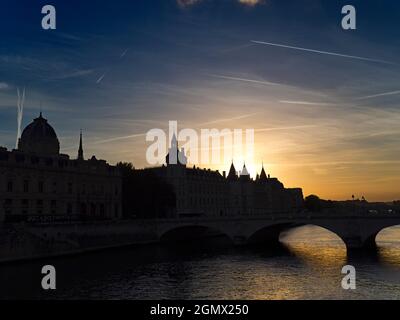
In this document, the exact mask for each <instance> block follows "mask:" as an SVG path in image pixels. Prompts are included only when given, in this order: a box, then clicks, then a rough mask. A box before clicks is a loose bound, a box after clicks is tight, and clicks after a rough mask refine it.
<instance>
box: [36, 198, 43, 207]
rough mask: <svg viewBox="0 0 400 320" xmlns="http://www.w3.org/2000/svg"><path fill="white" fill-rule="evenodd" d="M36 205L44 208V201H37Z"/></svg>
mask: <svg viewBox="0 0 400 320" xmlns="http://www.w3.org/2000/svg"><path fill="white" fill-rule="evenodd" d="M36 205H37V206H38V207H43V200H40V199H39V200H36Z"/></svg>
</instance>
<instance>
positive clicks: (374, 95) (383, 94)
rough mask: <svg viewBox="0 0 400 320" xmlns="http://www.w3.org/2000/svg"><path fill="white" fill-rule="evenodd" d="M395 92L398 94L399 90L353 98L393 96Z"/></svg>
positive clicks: (364, 98)
mask: <svg viewBox="0 0 400 320" xmlns="http://www.w3.org/2000/svg"><path fill="white" fill-rule="evenodd" d="M395 94H400V90H397V91H390V92H383V93H378V94H373V95H370V96H365V97H360V98H356V99H355V100H366V99H372V98H378V97H384V96H393V95H395Z"/></svg>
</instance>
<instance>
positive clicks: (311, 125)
mask: <svg viewBox="0 0 400 320" xmlns="http://www.w3.org/2000/svg"><path fill="white" fill-rule="evenodd" d="M321 126H322V125H317V124H310V125H300V126H288V127H271V128H261V129H255V131H256V132H264V131H275V130H296V129H308V128H316V127H321Z"/></svg>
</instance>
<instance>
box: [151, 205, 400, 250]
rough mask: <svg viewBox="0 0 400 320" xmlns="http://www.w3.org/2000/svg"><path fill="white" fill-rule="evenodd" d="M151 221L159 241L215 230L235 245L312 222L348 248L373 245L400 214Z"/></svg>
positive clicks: (271, 238) (269, 239)
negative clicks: (332, 234)
mask: <svg viewBox="0 0 400 320" xmlns="http://www.w3.org/2000/svg"><path fill="white" fill-rule="evenodd" d="M151 223H152V229H153V232H155V233H156V234H157V237H158V238H159V240H160V241H168V240H178V239H181V240H185V239H189V238H195V237H201V236H204V235H207V234H209V235H210V234H213V233H215V234H224V235H226V236H227V237H229V238H230V239H231V240H232V241H233V243H234V244H237V245H243V244H251V243H274V242H275V243H276V242H278V241H279V235H280V234H281V233H282V232H283V231H287V230H289V229H291V228H296V227H299V226H304V225H314V226H318V227H322V228H324V229H326V230H329V231H331V232H333V233H334V234H336V235H337V236H338V237H340V238H341V239H342V240H343V242H344V244H345V245H346V247H347V249H348V250H351V249H361V248H365V249H367V248H373V247H375V238H376V236H377V234H378V233H379V232H380V231H381V230H383V229H385V228H388V227H391V226H395V225H400V214H398V213H397V214H394V213H386V214H379V215H374V214H368V215H363V216H333V215H331V216H329V217H327V216H324V215H319V216H317V215H313V216H306V215H293V216H286V217H285V216H275V217H273V216H254V217H218V218H184V219H183V218H180V219H159V220H153V221H152V222H151Z"/></svg>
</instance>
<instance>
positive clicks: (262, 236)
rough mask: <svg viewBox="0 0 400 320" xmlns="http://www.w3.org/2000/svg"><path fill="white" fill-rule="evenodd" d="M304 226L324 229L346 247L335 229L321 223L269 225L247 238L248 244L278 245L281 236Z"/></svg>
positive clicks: (344, 241)
mask: <svg viewBox="0 0 400 320" xmlns="http://www.w3.org/2000/svg"><path fill="white" fill-rule="evenodd" d="M303 226H315V227H318V228H321V229H324V230H326V231H328V232H330V233H332V234H334V235H335V236H337V237H338V238H339V239H341V240H342V242H343V244H345V245H346V240H345V239H344V238H343V236H342V235H341V234H340V232H338V231H337V230H335V229H334V228H331V227H329V226H326V225H323V224H319V223H313V222H302V223H278V224H273V225H267V226H263V227H260V228H258V229H256V230H255V231H253V232H252V233H251V234H249V236H248V238H247V243H248V244H253V243H265V244H278V243H280V236H281V235H282V234H283V233H284V232H286V231H290V230H292V229H295V228H298V227H303Z"/></svg>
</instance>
